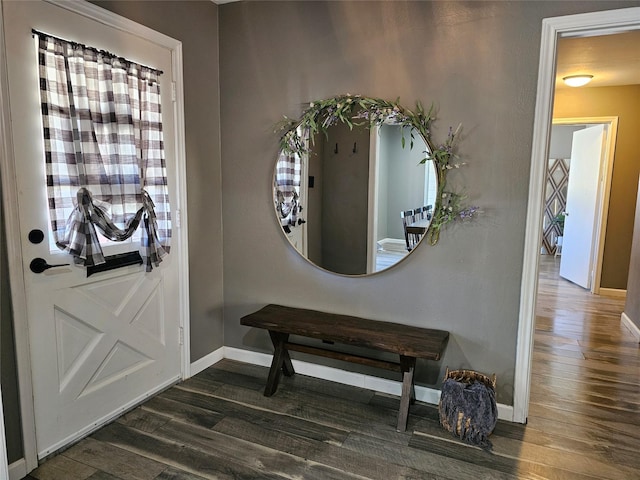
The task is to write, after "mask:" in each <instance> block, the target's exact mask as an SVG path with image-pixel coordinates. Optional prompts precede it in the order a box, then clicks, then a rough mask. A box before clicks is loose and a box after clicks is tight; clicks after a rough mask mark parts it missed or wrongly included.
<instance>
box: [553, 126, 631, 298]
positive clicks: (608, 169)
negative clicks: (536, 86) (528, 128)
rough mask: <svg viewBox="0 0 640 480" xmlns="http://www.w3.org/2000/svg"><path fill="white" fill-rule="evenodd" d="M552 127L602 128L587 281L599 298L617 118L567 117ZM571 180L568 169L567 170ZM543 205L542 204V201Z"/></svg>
mask: <svg viewBox="0 0 640 480" xmlns="http://www.w3.org/2000/svg"><path fill="white" fill-rule="evenodd" d="M555 125H605V126H606V138H605V151H604V153H603V155H602V156H601V157H600V167H599V168H600V176H599V180H598V193H597V198H596V215H597V216H596V220H595V224H594V230H593V237H592V238H594V240H595V244H594V245H593V258H592V265H593V277H592V279H591V293H593V294H594V295H598V294H600V281H601V279H602V261H603V259H604V238H605V235H606V233H607V219H608V217H609V197H610V194H611V181H612V178H613V159H614V158H615V153H616V138H617V135H618V117H613V116H612V117H568V118H554V119H553V120H552V126H555ZM569 176H571V166H569ZM543 203H544V201H543Z"/></svg>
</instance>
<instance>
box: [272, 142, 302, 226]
mask: <svg viewBox="0 0 640 480" xmlns="http://www.w3.org/2000/svg"><path fill="white" fill-rule="evenodd" d="M301 173H302V163H301V160H300V156H299V155H298V154H288V153H284V152H280V156H279V157H278V162H277V164H276V176H275V181H274V183H275V185H274V186H275V189H274V191H275V198H274V201H275V204H276V210H277V212H278V216H279V217H280V223H281V225H282V226H283V227H288V226H293V227H295V226H296V225H297V224H298V218H299V214H300V205H299V199H300V181H301V178H302V175H301Z"/></svg>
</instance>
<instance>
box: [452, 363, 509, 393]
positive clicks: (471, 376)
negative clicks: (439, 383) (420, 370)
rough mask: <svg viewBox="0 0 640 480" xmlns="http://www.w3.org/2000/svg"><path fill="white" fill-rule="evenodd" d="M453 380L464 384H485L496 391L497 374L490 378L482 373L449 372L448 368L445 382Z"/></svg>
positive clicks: (466, 371) (471, 371)
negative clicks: (449, 379)
mask: <svg viewBox="0 0 640 480" xmlns="http://www.w3.org/2000/svg"><path fill="white" fill-rule="evenodd" d="M448 378H451V379H453V380H455V381H456V382H463V383H473V382H480V383H483V384H485V385H486V386H487V387H489V388H492V389H493V390H494V391H495V389H496V374H495V373H494V374H493V375H492V376H491V377H488V376H486V375H484V374H482V373H479V372H475V371H473V370H449V367H447V371H446V373H445V374H444V379H443V381H444V380H447V379H448Z"/></svg>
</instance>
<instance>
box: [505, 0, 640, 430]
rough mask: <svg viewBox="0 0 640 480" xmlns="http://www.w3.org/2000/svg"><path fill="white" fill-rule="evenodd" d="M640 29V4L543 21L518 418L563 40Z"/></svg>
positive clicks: (527, 372)
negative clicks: (558, 44) (559, 50)
mask: <svg viewBox="0 0 640 480" xmlns="http://www.w3.org/2000/svg"><path fill="white" fill-rule="evenodd" d="M637 29H640V8H639V7H632V8H623V9H619V10H607V11H602V12H592V13H581V14H577V15H567V16H562V17H553V18H545V19H544V20H543V21H542V31H541V40H540V60H539V68H538V88H537V95H536V106H535V113H534V124H533V142H532V151H531V170H530V176H529V197H528V201H527V217H526V230H525V239H524V254H523V266H522V281H521V287H520V313H519V318H518V320H519V321H518V335H517V343H516V368H515V377H514V388H513V421H514V422H519V423H526V421H527V414H528V412H529V391H530V387H531V357H532V352H533V336H534V329H535V302H536V297H537V290H538V260H539V255H540V252H539V249H540V238H542V218H543V198H544V186H545V180H546V177H545V175H546V168H547V167H546V166H547V162H548V159H547V156H548V143H549V135H550V131H551V122H552V114H553V98H554V85H555V64H556V53H557V42H558V38H560V37H579V36H593V35H604V34H611V33H621V32H625V31H629V30H637Z"/></svg>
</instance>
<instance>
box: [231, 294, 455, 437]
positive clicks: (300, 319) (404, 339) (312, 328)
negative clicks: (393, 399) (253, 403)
mask: <svg viewBox="0 0 640 480" xmlns="http://www.w3.org/2000/svg"><path fill="white" fill-rule="evenodd" d="M240 323H241V324H242V325H246V326H249V327H256V328H264V329H266V330H268V331H269V335H270V336H271V341H272V342H273V347H274V353H273V361H272V362H271V369H270V370H269V378H268V379H267V386H266V387H265V390H264V394H265V396H267V397H270V396H271V395H273V394H274V393H275V391H276V389H277V388H278V381H279V380H280V373H281V372H282V373H284V374H285V375H286V376H288V377H289V376H292V375H293V374H294V373H295V371H294V369H293V365H292V363H291V358H290V356H289V351H290V350H292V351H296V352H303V353H309V354H313V355H320V356H323V357H328V358H334V359H338V360H345V361H348V362H353V363H358V364H362V365H369V366H372V367H378V368H384V369H386V370H392V371H397V372H400V373H401V374H402V396H401V398H400V410H399V413H398V427H397V429H398V431H400V432H404V431H405V430H406V428H407V418H408V416H409V404H411V403H414V402H415V398H416V397H415V387H414V380H413V374H414V370H415V366H416V359H418V358H425V359H427V360H436V361H437V360H440V357H441V356H442V353H443V351H444V349H445V346H446V345H447V341H448V339H449V332H446V331H444V330H433V329H428V328H419V327H413V326H409V325H400V324H397V323H390V322H381V321H377V320H367V319H364V318H358V317H351V316H348V315H338V314H333V313H324V312H318V311H315V310H307V309H303V308H291V307H283V306H281V305H267V306H266V307H264V308H262V309H260V310H258V311H257V312H255V313H252V314H250V315H246V316H244V317H242V319H241V320H240ZM289 335H299V336H304V337H310V338H315V339H320V340H323V341H325V342H330V343H334V342H335V343H341V344H347V345H356V346H359V347H368V348H372V349H375V350H380V351H383V352H391V353H395V354H398V355H399V356H400V361H399V362H389V361H385V360H379V359H375V358H369V357H365V356H361V355H354V354H349V353H342V352H337V351H334V350H328V349H326V348H322V347H319V346H318V347H315V346H309V345H302V344H299V343H293V342H290V341H289Z"/></svg>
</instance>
